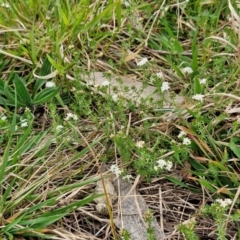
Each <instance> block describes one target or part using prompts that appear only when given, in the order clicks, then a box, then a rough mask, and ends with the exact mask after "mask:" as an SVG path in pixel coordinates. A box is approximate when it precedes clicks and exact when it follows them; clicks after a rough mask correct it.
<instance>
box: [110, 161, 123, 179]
mask: <svg viewBox="0 0 240 240" xmlns="http://www.w3.org/2000/svg"><path fill="white" fill-rule="evenodd" d="M110 171H111V172H112V173H114V174H115V175H116V176H117V177H119V175H121V174H122V172H123V171H122V170H121V169H120V168H119V167H118V166H117V165H115V164H114V165H112V166H111V167H110Z"/></svg>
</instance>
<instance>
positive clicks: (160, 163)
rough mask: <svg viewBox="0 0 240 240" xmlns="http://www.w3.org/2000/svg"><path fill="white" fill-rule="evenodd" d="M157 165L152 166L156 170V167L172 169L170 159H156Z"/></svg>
mask: <svg viewBox="0 0 240 240" xmlns="http://www.w3.org/2000/svg"><path fill="white" fill-rule="evenodd" d="M157 164H158V165H157V166H154V170H155V171H157V169H158V168H161V169H166V170H167V171H170V170H171V169H172V166H173V163H172V162H171V161H165V160H164V159H159V160H157Z"/></svg>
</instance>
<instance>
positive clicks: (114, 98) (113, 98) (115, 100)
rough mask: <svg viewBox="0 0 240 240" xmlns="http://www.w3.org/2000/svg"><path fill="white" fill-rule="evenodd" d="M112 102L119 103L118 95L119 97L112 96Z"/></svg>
mask: <svg viewBox="0 0 240 240" xmlns="http://www.w3.org/2000/svg"><path fill="white" fill-rule="evenodd" d="M112 100H113V101H114V102H117V101H118V95H117V94H113V95H112Z"/></svg>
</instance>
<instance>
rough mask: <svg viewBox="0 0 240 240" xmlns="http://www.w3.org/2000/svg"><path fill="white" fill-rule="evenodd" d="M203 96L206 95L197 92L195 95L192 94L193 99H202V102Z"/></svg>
mask: <svg viewBox="0 0 240 240" xmlns="http://www.w3.org/2000/svg"><path fill="white" fill-rule="evenodd" d="M203 98H204V95H202V94H195V95H194V96H192V99H194V100H197V101H200V102H202V101H203Z"/></svg>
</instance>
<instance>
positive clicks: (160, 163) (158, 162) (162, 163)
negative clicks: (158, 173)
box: [157, 159, 167, 168]
mask: <svg viewBox="0 0 240 240" xmlns="http://www.w3.org/2000/svg"><path fill="white" fill-rule="evenodd" d="M157 164H158V167H159V168H164V167H165V166H166V164H167V163H166V161H165V160H163V159H159V160H157Z"/></svg>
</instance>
